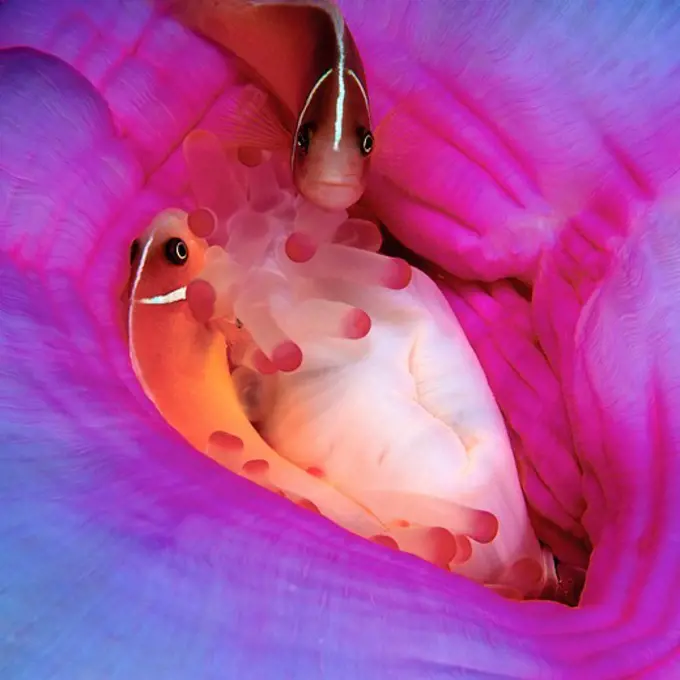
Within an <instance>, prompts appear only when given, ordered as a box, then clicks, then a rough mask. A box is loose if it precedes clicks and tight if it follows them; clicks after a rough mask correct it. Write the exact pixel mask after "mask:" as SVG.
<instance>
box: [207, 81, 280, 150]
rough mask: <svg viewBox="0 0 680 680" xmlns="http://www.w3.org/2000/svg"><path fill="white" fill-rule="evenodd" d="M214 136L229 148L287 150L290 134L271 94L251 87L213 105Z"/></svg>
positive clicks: (244, 88)
mask: <svg viewBox="0 0 680 680" xmlns="http://www.w3.org/2000/svg"><path fill="white" fill-rule="evenodd" d="M217 109H218V112H217V115H216V123H215V129H214V132H215V134H216V135H217V136H218V137H219V139H220V141H221V142H222V143H223V144H224V145H225V146H226V147H231V148H238V147H248V148H255V149H264V150H267V151H278V150H281V149H288V148H289V147H290V144H291V139H292V134H291V133H290V132H289V131H288V130H287V129H286V127H285V125H284V124H283V122H282V120H281V114H280V112H279V110H278V107H277V106H276V104H275V102H274V100H273V97H272V95H271V94H269V93H267V92H265V91H264V90H262V89H261V88H259V87H257V86H255V85H246V86H245V87H243V88H242V89H241V90H240V92H239V93H238V94H237V95H235V96H233V97H230V98H229V99H227V100H225V101H224V102H220V103H218V105H217Z"/></svg>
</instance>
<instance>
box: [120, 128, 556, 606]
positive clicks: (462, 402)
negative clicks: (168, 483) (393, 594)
mask: <svg viewBox="0 0 680 680" xmlns="http://www.w3.org/2000/svg"><path fill="white" fill-rule="evenodd" d="M227 142H228V140H220V139H218V137H217V136H216V135H214V134H211V133H209V132H206V131H196V132H193V133H191V134H190V135H189V136H188V137H187V139H186V140H185V142H184V153H185V156H186V157H187V160H188V162H189V175H190V177H192V179H193V181H192V187H193V193H194V194H195V195H196V197H197V199H198V200H199V201H203V202H199V206H200V207H199V208H198V209H196V210H194V211H192V212H191V213H190V214H188V215H187V214H181V213H178V212H176V211H175V212H167V211H166V212H165V213H163V214H162V215H161V216H159V217H157V218H156V219H155V220H154V222H153V225H156V226H152V227H151V230H150V232H149V233H150V236H149V237H148V238H147V239H145V240H144V241H143V243H144V245H143V247H142V249H141V256H140V257H139V258H137V259H135V258H133V266H134V268H135V270H136V273H135V274H134V276H135V282H134V285H133V286H132V291H131V300H130V305H129V309H130V323H129V328H130V332H129V340H130V349H131V358H132V363H133V366H134V367H135V369H136V371H137V374H138V376H139V377H140V379H141V381H142V384H143V385H144V386H145V388H146V392H147V394H148V396H149V397H150V398H151V399H152V400H153V401H154V402H155V403H157V405H159V409H160V411H161V413H162V414H163V415H165V416H166V417H167V418H168V422H169V423H170V424H171V425H173V426H175V427H177V428H178V429H179V431H180V432H183V433H184V434H185V435H186V436H187V437H188V439H189V441H191V442H192V443H194V444H195V445H198V446H199V448H201V449H202V450H204V451H205V452H206V453H207V454H208V455H210V456H211V457H212V458H214V459H215V460H218V461H219V462H221V463H222V464H224V465H225V466H226V467H227V468H228V469H230V470H232V471H233V472H236V473H237V474H241V475H242V476H245V477H247V478H249V479H252V480H253V481H256V482H257V483H259V484H260V485H262V486H264V487H265V488H268V489H270V490H274V491H277V492H279V493H281V494H282V495H284V496H287V497H288V498H291V499H292V500H294V501H295V502H297V503H298V504H303V505H304V504H309V503H312V507H313V508H314V509H316V510H317V511H319V512H321V514H324V515H326V516H328V517H332V518H334V519H337V520H338V521H339V523H340V524H341V525H342V526H345V527H346V528H348V529H350V530H353V531H355V532H357V533H358V534H359V535H361V536H364V537H366V538H371V539H372V540H374V541H376V542H379V543H383V544H386V545H393V546H394V547H399V548H402V549H404V550H405V551H406V552H410V553H413V554H415V555H418V556H420V557H423V558H424V559H426V560H428V561H431V562H434V563H435V564H439V565H440V566H443V567H445V568H447V569H450V570H451V571H454V572H457V573H462V574H465V575H468V576H471V577H473V578H475V579H476V580H479V581H481V582H483V583H484V584H486V585H489V586H491V587H494V588H495V589H496V590H499V591H502V592H504V593H507V594H509V595H511V596H512V597H516V598H518V599H521V598H522V597H524V596H534V597H535V596H537V595H539V594H541V593H542V592H543V591H544V590H545V587H546V585H547V584H550V585H551V586H553V585H554V579H553V582H552V583H550V581H551V578H552V576H553V574H554V566H552V562H551V558H550V556H549V555H542V553H541V551H540V548H539V544H538V541H537V539H536V536H535V534H534V533H533V531H532V529H531V526H530V524H529V519H528V516H527V512H526V508H525V503H524V499H523V497H522V494H521V490H520V487H519V484H518V480H517V474H516V471H515V466H514V459H513V455H512V451H511V449H510V445H509V442H508V437H507V434H506V432H505V428H504V425H503V422H502V419H501V415H500V412H499V410H498V407H497V405H496V403H495V402H494V399H493V396H492V394H491V392H490V390H489V388H488V384H487V381H486V378H485V376H484V373H483V371H482V369H481V367H480V366H479V363H478V361H477V359H476V357H475V355H474V352H473V350H472V348H471V347H470V345H469V343H468V342H467V341H466V339H465V336H464V333H463V331H462V329H461V328H460V326H459V324H458V322H457V321H456V319H455V316H454V315H453V312H452V311H451V309H450V307H449V306H448V305H447V303H446V301H445V299H444V298H443V296H442V294H441V293H440V291H439V290H438V289H437V288H436V286H435V285H434V283H433V282H432V281H431V280H430V279H428V278H427V277H426V276H425V275H424V274H423V273H422V272H420V271H418V270H415V271H414V272H412V271H411V267H410V266H409V265H408V264H407V263H406V262H404V261H403V260H400V259H394V258H390V257H386V256H384V255H381V254H379V253H377V252H374V247H375V246H376V245H378V246H379V245H380V238H379V232H378V228H377V226H376V225H375V224H374V223H372V222H370V221H368V220H362V219H349V218H348V215H347V213H346V212H345V211H342V212H339V213H329V212H326V211H324V210H320V209H318V208H317V207H315V206H314V205H312V204H311V203H309V202H308V201H306V200H305V199H304V198H303V197H302V196H299V195H297V192H296V191H294V190H293V189H292V187H291V184H290V180H289V173H287V172H286V165H285V161H286V159H285V158H283V159H278V158H266V157H261V158H258V159H256V160H254V159H253V156H254V153H253V152H252V151H251V152H250V153H248V154H245V153H244V152H243V150H241V149H232V151H231V153H227V152H226V151H225V148H224V147H225V144H226V143H227ZM259 155H260V156H263V155H262V154H259ZM246 156H247V158H248V163H247V165H246V164H244V162H243V161H242V160H239V157H246ZM174 223H176V224H175V226H174V227H173V224H174ZM189 231H192V232H193V238H192V237H191V236H190V235H189ZM158 232H162V235H161V234H159V233H158ZM375 232H378V234H377V235H376V234H375ZM182 236H184V240H182V239H181V237H182ZM178 237H179V238H178ZM196 239H200V242H199V241H196ZM203 241H207V242H206V243H205V244H204V245H203V246H201V243H202V242H203ZM352 243H354V244H355V245H351V244H352ZM155 244H156V245H155ZM208 244H210V246H209V247H208ZM178 246H181V247H182V252H181V254H180V257H179V259H178V256H177V253H176V249H177V247H178ZM360 246H369V249H366V248H365V247H360ZM168 247H170V251H168ZM154 248H155V249H156V251H155V252H160V254H161V255H162V256H163V257H161V258H160V260H158V259H155V258H154V256H153V255H152V254H150V253H151V252H154V251H153V249H154ZM150 249H151V250H150ZM164 263H165V266H163V265H164ZM178 265H180V267H179V268H178ZM178 272H185V274H184V275H185V279H184V281H183V284H184V285H181V286H179V287H178V284H177V281H176V280H175V285H174V286H172V285H170V283H169V281H168V280H167V278H168V276H170V278H171V279H175V276H176V275H177V274H178ZM180 275H182V274H180ZM140 286H144V289H145V290H144V291H141V290H140ZM170 288H173V290H169V289H170ZM161 291H162V292H161ZM158 293H161V295H160V297H159V296H158ZM176 293H177V294H178V295H176ZM180 293H181V294H180ZM149 294H150V295H151V296H152V297H143V296H148V295H149ZM183 300H186V303H184V302H183ZM159 304H160V305H163V307H162V308H160V309H159ZM184 304H186V305H188V307H189V309H190V310H191V311H192V313H193V316H194V318H195V321H196V322H197V323H196V328H195V329H194V330H193V331H192V330H191V321H189V320H188V319H187V310H186V309H185V308H183V306H182V305H184ZM149 305H151V306H152V307H149ZM367 310H368V311H367ZM187 324H189V329H190V330H189V331H188V332H187V330H186V328H187ZM206 324H207V326H206ZM199 325H200V326H199ZM237 326H238V331H237V330H236V327H237ZM202 328H206V331H205V332H203V331H202V330H201V329H202ZM220 332H223V333H224V335H225V340H226V342H227V345H228V346H229V349H230V350H231V351H232V354H235V353H236V352H235V351H234V350H238V360H237V362H236V363H237V366H238V368H239V369H242V368H248V369H249V370H251V371H252V374H251V375H252V376H253V377H255V376H256V375H260V376H262V380H264V376H265V375H271V374H273V373H277V372H281V373H283V375H281V376H280V377H279V378H278V380H277V385H276V397H275V398H274V399H273V401H272V405H271V407H270V409H269V411H268V412H266V413H262V414H261V418H260V422H259V426H260V431H261V432H262V434H263V436H264V437H265V439H266V440H267V442H268V443H269V444H270V445H271V446H272V448H271V449H270V448H268V447H266V446H265V445H264V444H263V442H261V441H259V440H258V439H257V437H256V436H254V432H253V431H252V429H251V428H250V427H249V426H248V423H247V422H246V420H245V419H244V418H243V417H238V416H236V417H234V416H233V415H232V416H231V418H230V416H229V414H228V409H229V408H230V403H229V402H230V394H231V391H230V390H229V386H228V385H226V384H225V385H223V389H222V390H220V389H219V388H217V387H216V386H215V385H216V384H219V383H220V382H221V383H227V382H228V380H227V367H226V360H225V354H226V349H221V347H220V345H221V342H220V340H219V339H218V338H214V339H213V340H212V341H211V340H210V337H211V334H212V336H216V335H218V334H219V333H220ZM199 334H200V340H198V339H197V338H198V336H199ZM159 337H162V338H163V345H162V346H163V348H165V349H163V348H161V347H159ZM178 345H184V346H185V347H187V349H186V350H184V349H183V348H181V347H179V346H178ZM142 347H143V349H142ZM211 354H217V362H219V361H220V359H219V356H220V355H221V366H220V365H218V363H217V362H214V361H213V363H210V362H209V361H205V360H204V359H203V358H202V355H205V356H210V355H211ZM160 357H163V358H160ZM194 372H195V373H196V378H195V380H194V381H191V380H188V379H187V378H188V376H190V375H191V374H192V373H194ZM214 372H218V375H217V376H214V375H213V373H214ZM220 373H221V375H219V374H220ZM199 385H202V386H203V387H201V386H199ZM211 400H212V401H217V403H218V410H219V409H222V410H223V411H224V415H223V416H222V417H221V419H220V418H219V415H217V420H215V418H214V417H207V414H210V413H211V411H212V408H213V404H211V403H209V402H211ZM233 407H234V406H233V404H231V408H233ZM240 415H241V414H239V416H240ZM199 423H201V424H199ZM213 428H214V430H215V431H214V432H211V431H210V430H212V429H213ZM244 428H245V430H246V431H245V432H244ZM201 430H202V432H201ZM235 441H238V442H239V445H238V446H237V447H236V450H235ZM280 455H283V457H284V458H285V461H290V463H293V465H290V464H286V463H285V462H284V461H282V460H281V459H280ZM296 466H297V467H296ZM336 490H337V491H336ZM310 494H312V496H311V497H310ZM341 495H342V496H345V498H342V496H341ZM350 499H351V501H353V502H354V503H356V504H357V505H356V507H355V508H354V509H353V511H352V508H351V502H350ZM371 520H372V521H371Z"/></svg>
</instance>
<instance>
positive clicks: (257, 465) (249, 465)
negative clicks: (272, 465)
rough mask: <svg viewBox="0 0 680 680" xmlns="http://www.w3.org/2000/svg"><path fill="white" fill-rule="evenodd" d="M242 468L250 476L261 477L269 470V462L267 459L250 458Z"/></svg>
mask: <svg viewBox="0 0 680 680" xmlns="http://www.w3.org/2000/svg"><path fill="white" fill-rule="evenodd" d="M241 469H242V470H243V472H244V473H245V474H247V475H248V476H249V477H261V476H262V475H264V474H266V473H267V472H269V463H268V462H267V461H266V460H249V461H246V462H245V463H244V464H243V467H242V468H241Z"/></svg>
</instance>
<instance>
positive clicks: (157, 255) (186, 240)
mask: <svg viewBox="0 0 680 680" xmlns="http://www.w3.org/2000/svg"><path fill="white" fill-rule="evenodd" d="M171 212H172V214H170V213H171ZM182 217H183V216H180V215H175V214H174V212H173V211H168V212H166V213H162V214H161V215H160V216H159V217H158V218H156V220H154V222H153V223H152V225H151V226H150V227H149V228H148V229H147V230H146V231H145V232H144V233H142V235H141V236H139V237H138V238H136V239H135V240H134V241H133V242H132V244H131V245H130V269H131V276H130V286H129V290H130V302H131V303H133V304H135V303H142V304H149V305H171V304H174V303H176V302H180V301H182V300H185V299H186V286H187V285H188V284H189V283H190V282H191V281H192V280H193V279H195V278H196V277H197V276H198V275H199V273H200V272H201V270H202V269H203V265H204V263H205V253H206V250H207V244H206V242H205V241H204V240H203V239H200V238H198V237H196V236H194V234H193V233H192V232H191V231H190V230H189V227H188V226H187V224H186V219H182Z"/></svg>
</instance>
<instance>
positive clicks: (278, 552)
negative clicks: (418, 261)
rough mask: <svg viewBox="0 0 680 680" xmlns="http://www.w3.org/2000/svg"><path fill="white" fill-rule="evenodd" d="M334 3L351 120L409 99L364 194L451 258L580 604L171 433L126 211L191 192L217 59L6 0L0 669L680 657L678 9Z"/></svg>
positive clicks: (452, 665)
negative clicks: (469, 566)
mask: <svg viewBox="0 0 680 680" xmlns="http://www.w3.org/2000/svg"><path fill="white" fill-rule="evenodd" d="M342 7H343V10H344V12H345V14H346V16H347V20H348V22H349V23H350V25H351V26H352V29H353V33H354V34H355V36H356V38H357V42H358V44H359V47H360V49H361V50H362V54H363V55H364V59H365V62H366V65H367V70H368V77H369V79H370V83H371V93H372V98H373V100H374V103H375V109H376V117H377V118H380V116H381V115H383V114H384V113H385V112H386V111H387V110H388V109H389V107H390V105H391V104H392V102H393V101H394V100H396V99H398V98H399V97H401V95H403V94H404V93H406V92H407V91H408V90H410V89H411V88H412V86H413V85H414V83H419V84H420V86H421V87H422V88H423V89H424V91H425V92H426V93H429V95H430V96H428V97H422V98H418V100H417V105H414V106H413V107H412V108H411V109H410V110H409V111H408V115H406V114H404V116H403V117H401V118H400V119H399V121H397V122H398V125H399V126H400V127H401V129H402V130H403V131H404V134H405V136H407V137H408V139H409V141H410V144H411V148H412V150H413V156H412V157H411V159H410V163H409V164H408V165H407V166H404V167H402V166H399V167H393V168H391V169H390V170H389V172H385V173H383V174H380V173H378V174H377V175H376V179H375V182H374V184H373V185H372V186H371V188H370V191H369V198H370V201H371V205H372V206H373V208H374V211H375V212H376V213H378V216H379V218H380V219H381V221H382V222H384V223H385V224H388V225H389V227H390V229H391V230H392V232H393V233H394V234H395V235H396V236H397V237H398V238H399V240H400V241H401V242H402V243H404V244H406V245H407V246H408V247H409V248H410V249H411V250H413V251H416V252H417V253H418V254H419V255H421V256H423V257H424V258H426V259H427V260H430V261H433V262H436V263H437V264H438V265H439V266H440V267H441V268H442V269H444V270H446V272H448V273H449V276H448V277H447V279H446V281H442V282H441V283H442V290H443V291H444V294H445V296H446V298H447V300H448V302H449V304H450V305H451V307H452V308H453V310H454V311H455V314H456V317H457V318H458V319H459V321H460V323H461V325H462V327H463V329H464V330H465V333H466V336H467V337H468V338H469V340H470V343H471V344H472V346H473V348H474V350H475V353H476V354H477V356H478V357H479V361H480V363H481V364H482V366H483V368H484V371H485V373H486V375H487V376H488V381H489V385H490V387H491V389H492V391H493V394H494V397H495V398H496V400H497V401H498V403H499V405H500V408H501V410H502V413H503V415H504V417H505V420H506V423H507V426H508V430H509V433H510V438H511V442H512V444H513V450H514V452H515V455H516V459H517V461H518V467H519V471H520V480H521V482H522V488H523V491H524V494H525V496H526V499H527V503H528V506H529V509H530V512H531V514H532V518H533V519H534V520H535V522H534V525H535V526H536V528H537V533H538V534H539V537H540V538H541V540H542V541H543V542H545V543H547V544H548V545H550V547H551V549H552V550H553V551H554V553H555V554H556V555H557V557H558V559H559V560H560V562H562V563H568V564H578V565H581V566H582V567H586V566H587V567H588V575H587V581H586V586H585V589H584V591H583V595H582V597H581V600H580V602H579V606H578V607H577V608H570V607H565V606H563V605H559V604H556V603H552V602H522V603H515V602H509V601H507V600H504V599H503V598H500V597H498V596H497V595H496V594H494V593H491V592H489V591H488V590H487V589H485V588H482V587H480V586H479V585H478V584H475V583H473V582H471V581H469V580H468V579H465V578H460V577H458V576H456V575H452V574H447V573H445V572H444V571H443V570H439V569H435V568H433V567H432V566H431V565H428V564H425V563H423V562H422V561H420V560H417V559H413V558H411V557H409V556H407V555H403V554H400V553H397V552H394V551H388V550H385V549H383V548H382V547H380V546H376V545H371V544H370V543H369V542H367V541H363V540H361V539H359V538H356V537H353V536H351V535H350V534H348V533H347V532H346V531H343V530H342V529H340V528H338V527H335V526H333V524H332V523H330V522H327V521H325V520H324V519H323V518H319V517H315V516H314V514H313V513H303V512H299V510H297V509H296V508H294V507H292V506H291V504H290V503H289V502H288V501H286V500H285V499H282V498H277V497H276V496H275V495H274V494H271V493H268V492H267V491H265V490H261V489H258V488H256V487H254V485H252V484H249V483H247V482H245V481H244V480H242V479H240V478H239V477H238V476H237V475H232V474H229V473H228V472H227V471H225V470H224V469H223V468H222V467H220V466H219V465H216V464H215V463H214V462H213V461H211V460H209V458H208V457H206V456H201V455H197V454H196V452H195V451H194V450H192V448H191V447H190V446H188V445H187V444H186V443H185V442H184V441H182V439H181V438H180V437H179V436H178V435H177V434H176V433H175V432H174V431H173V430H172V428H170V427H168V426H167V425H166V424H165V423H164V422H163V419H162V418H161V417H160V416H159V415H158V413H157V412H156V409H154V407H153V405H152V404H151V403H150V402H149V400H148V399H147V398H146V397H145V396H144V394H143V393H142V391H141V389H140V387H139V385H138V382H137V381H136V379H135V376H134V374H133V372H132V370H131V367H130V362H129V358H128V353H127V345H126V342H125V340H124V336H123V334H122V333H121V325H120V317H119V309H120V300H119V297H118V295H117V292H118V291H119V290H120V289H121V287H122V285H123V281H122V280H121V277H122V276H123V273H124V272H126V270H127V248H128V245H129V243H130V241H131V240H132V238H133V237H134V236H135V235H136V234H137V233H138V232H139V229H140V228H141V226H142V225H144V224H149V223H150V222H151V221H152V219H153V217H154V215H156V214H158V213H159V212H160V211H161V210H163V209H164V208H165V207H167V206H170V205H177V206H178V207H180V208H182V209H184V210H190V209H191V208H193V205H190V201H189V200H188V199H187V194H188V192H187V189H188V178H187V176H186V172H185V170H184V159H183V158H182V155H181V152H180V151H179V150H178V149H179V146H180V145H181V142H182V140H183V139H184V138H185V137H186V135H187V133H188V132H189V131H190V130H191V129H194V128H197V127H200V128H203V129H210V118H211V117H212V116H218V115H219V108H220V106H221V102H222V99H223V94H224V93H229V91H230V90H231V88H232V87H233V86H234V83H235V82H236V81H237V80H238V78H237V76H236V72H235V70H234V68H233V63H232V62H230V61H229V60H228V59H225V57H224V55H222V54H219V53H218V52H217V51H216V50H215V49H214V48H211V47H210V46H208V45H207V44H206V43H204V42H203V41H201V40H200V39H198V38H196V37H195V36H192V35H190V34H189V33H187V32H186V31H184V30H183V29H181V28H180V27H179V26H177V25H176V24H174V23H173V22H171V21H169V20H159V19H157V18H154V17H153V16H152V13H151V10H150V8H149V7H148V5H147V4H145V3H143V2H139V3H138V2H117V1H114V0H107V1H105V2H98V3H89V4H87V5H85V4H84V3H82V2H81V1H79V0H66V1H65V2H63V3H55V2H52V1H48V0H44V1H43V2H41V1H40V0H34V1H33V2H30V3H29V2H24V1H23V0H9V2H7V1H6V2H4V3H3V4H2V5H1V6H0V45H1V46H2V51H1V52H0V91H1V92H2V96H1V97H0V215H1V217H0V220H1V224H2V233H3V241H2V246H1V247H0V252H1V253H2V254H1V258H2V266H1V267H0V277H1V278H2V292H1V293H0V317H1V318H0V346H1V350H2V351H1V353H0V371H1V375H2V381H1V382H0V422H1V428H2V429H1V432H2V443H1V446H0V449H1V457H2V463H1V466H2V473H1V474H0V498H1V500H2V504H3V514H2V519H0V552H1V554H2V556H3V559H2V560H0V585H1V590H2V596H1V597H0V628H1V630H2V640H3V645H2V653H1V654H0V667H1V669H2V670H1V674H2V675H4V676H6V677H28V678H36V677H37V678H42V677H67V678H73V677H77V676H80V677H96V678H99V677H108V676H114V675H118V676H121V677H125V678H145V679H146V678H154V677H160V678H186V677H199V678H224V677H225V676H227V677H232V676H233V677H253V678H271V677H291V678H314V677H319V676H324V677H327V678H347V677H356V678H364V677H370V678H387V677H399V678H405V679H410V678H418V679H421V678H425V677H450V676H468V677H480V678H481V677H489V676H496V677H526V678H534V677H557V678H570V677H576V678H598V679H599V678H602V679H605V678H621V677H650V678H669V677H674V676H675V675H677V674H678V671H679V669H680V666H679V665H678V658H679V657H678V612H677V607H676V606H675V596H674V591H675V583H676V578H677V576H678V573H679V564H678V559H679V558H678V555H679V554H680V553H679V551H678V541H677V528H676V521H677V519H676V518H677V516H678V511H679V510H680V507H679V502H680V501H679V500H678V495H677V494H676V493H675V489H676V487H677V484H678V480H679V479H680V470H678V455H677V450H678V441H679V440H680V433H679V432H678V423H680V419H678V417H677V413H678V410H679V409H680V404H677V403H676V401H677V400H678V394H679V392H678V384H680V375H676V374H677V373H678V369H677V361H675V357H677V356H678V352H679V351H680V334H679V329H678V324H677V300H678V299H679V298H680V287H679V284H678V282H679V281H680V277H679V276H678V261H679V260H678V228H677V227H678V212H677V200H676V199H675V197H676V196H677V185H675V184H673V182H672V180H673V177H674V176H675V177H677V171H678V161H677V159H678V158H679V157H680V134H679V133H678V131H679V130H680V126H679V125H678V111H680V105H679V102H678V97H679V96H680V95H679V94H678V93H679V92H680V89H678V87H677V86H676V81H677V73H678V65H677V60H678V51H677V49H676V46H677V44H678V41H679V40H680V34H679V28H680V27H679V25H678V22H677V20H676V18H675V15H674V14H673V12H672V11H671V10H670V9H669V7H668V5H667V4H663V3H658V4H646V5H645V6H644V7H642V6H641V7H639V8H634V7H632V6H631V7H626V8H625V10H626V11H625V12H624V11H622V7H621V5H620V3H618V2H616V3H615V2H613V1H612V2H602V3H596V4H592V3H591V4H587V3H580V4H579V3H573V4H570V5H569V6H566V5H565V6H564V7H562V6H560V7H559V8H556V6H555V5H554V4H551V3H529V2H527V3H524V2H517V3H496V2H488V3H455V7H454V9H452V5H451V3H447V2H444V1H443V0H441V1H435V2H432V3H429V2H428V3H407V2H401V1H400V0H394V2H389V3H388V2H385V3H374V2H371V3H367V2H364V1H362V0H346V1H344V2H342ZM183 199H184V200H185V203H182V200H183ZM450 274H453V275H455V276H456V277H457V278H456V279H454V278H452V277H451V276H450ZM518 279H520V280H521V283H519V282H518V281H517V280H518ZM480 282H481V283H480ZM591 547H592V553H591Z"/></svg>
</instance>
